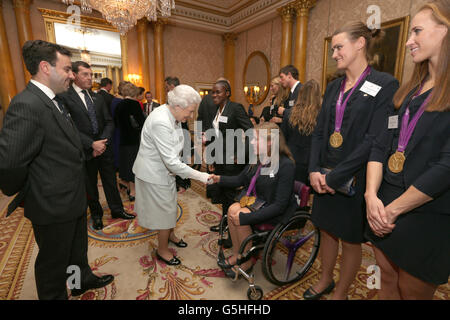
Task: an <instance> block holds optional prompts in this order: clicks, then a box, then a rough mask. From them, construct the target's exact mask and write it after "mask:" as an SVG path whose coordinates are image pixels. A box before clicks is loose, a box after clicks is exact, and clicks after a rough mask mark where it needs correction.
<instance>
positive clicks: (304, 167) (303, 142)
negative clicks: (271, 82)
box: [281, 109, 312, 185]
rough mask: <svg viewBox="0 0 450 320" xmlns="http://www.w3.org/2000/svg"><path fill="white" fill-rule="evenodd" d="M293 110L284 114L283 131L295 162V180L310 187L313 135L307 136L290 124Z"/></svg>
mask: <svg viewBox="0 0 450 320" xmlns="http://www.w3.org/2000/svg"><path fill="white" fill-rule="evenodd" d="M292 110H293V109H288V110H286V111H285V113H284V117H283V122H282V123H281V131H282V132H283V135H284V137H285V139H286V143H287V145H288V147H289V150H290V151H291V153H292V155H293V156H294V160H295V180H297V181H301V182H303V183H306V184H308V185H309V175H308V163H309V153H310V151H311V138H312V136H311V135H305V134H303V133H301V132H300V131H299V130H298V126H295V127H293V126H292V124H291V123H290V122H289V119H290V117H291V114H292Z"/></svg>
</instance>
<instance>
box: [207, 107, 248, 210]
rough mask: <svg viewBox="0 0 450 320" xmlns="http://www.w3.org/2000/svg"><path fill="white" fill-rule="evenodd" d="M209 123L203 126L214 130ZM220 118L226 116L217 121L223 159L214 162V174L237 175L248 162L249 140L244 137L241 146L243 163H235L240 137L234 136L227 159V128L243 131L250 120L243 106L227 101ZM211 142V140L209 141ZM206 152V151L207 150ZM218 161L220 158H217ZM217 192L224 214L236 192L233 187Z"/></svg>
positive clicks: (237, 159)
mask: <svg viewBox="0 0 450 320" xmlns="http://www.w3.org/2000/svg"><path fill="white" fill-rule="evenodd" d="M217 110H218V107H216V112H215V113H214V117H215V116H216V113H217ZM214 117H213V118H212V120H211V124H207V125H206V124H205V127H209V128H211V130H214V128H213V124H212V121H213V120H214ZM222 118H226V119H227V120H226V122H219V131H220V132H221V137H222V139H223V140H222V145H223V161H222V163H215V164H214V167H215V174H217V175H227V176H234V175H238V174H239V173H240V172H241V171H242V169H243V168H244V166H245V164H246V163H248V150H249V140H248V139H245V145H244V146H242V145H241V147H243V148H244V152H245V154H244V156H245V158H244V163H239V164H238V163H237V161H240V160H242V159H239V158H238V153H237V151H238V145H239V144H241V141H240V138H238V137H234V152H233V153H231V154H230V158H228V159H227V157H226V155H227V153H226V149H227V145H226V141H227V135H228V132H227V130H230V129H231V130H233V132H234V131H235V130H238V129H242V130H243V131H244V132H245V131H247V130H248V129H250V128H252V127H253V124H252V122H251V121H250V118H249V116H248V115H247V113H246V112H245V109H244V107H243V106H242V104H240V103H236V102H231V101H229V102H228V103H227V105H226V106H225V109H224V110H223V112H222ZM213 139H214V140H213V141H215V139H217V138H216V137H215V136H214V137H213ZM211 143H212V142H211ZM210 146H211V145H210ZM207 153H208V152H207ZM219 162H220V160H219ZM216 191H217V192H218V193H219V195H220V196H219V198H221V200H219V201H220V203H222V208H223V213H224V214H226V212H227V211H228V207H229V206H230V205H231V204H232V203H233V202H234V197H235V194H236V191H235V189H232V188H220V189H219V190H216Z"/></svg>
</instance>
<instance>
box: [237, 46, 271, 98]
mask: <svg viewBox="0 0 450 320" xmlns="http://www.w3.org/2000/svg"><path fill="white" fill-rule="evenodd" d="M269 82H270V65H269V60H268V59H267V57H266V55H265V54H264V53H262V52H261V51H255V52H252V53H251V54H250V55H249V56H248V58H247V61H246V62H245V68H244V76H243V81H242V83H243V86H244V87H243V90H244V95H245V98H246V99H247V102H248V103H250V104H253V105H255V106H256V105H259V104H261V103H262V102H263V101H264V100H265V99H266V96H267V93H268V92H269Z"/></svg>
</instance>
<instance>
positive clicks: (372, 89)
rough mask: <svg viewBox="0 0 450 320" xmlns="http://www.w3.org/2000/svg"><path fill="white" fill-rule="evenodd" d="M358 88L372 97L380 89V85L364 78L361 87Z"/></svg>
mask: <svg viewBox="0 0 450 320" xmlns="http://www.w3.org/2000/svg"><path fill="white" fill-rule="evenodd" d="M359 90H360V91H362V92H364V93H367V94H368V95H371V96H372V97H375V96H376V95H377V94H378V92H379V91H380V90H381V87H380V86H379V85H376V84H375V83H372V82H370V81H367V80H366V81H365V82H364V84H363V85H362V87H361V89H359Z"/></svg>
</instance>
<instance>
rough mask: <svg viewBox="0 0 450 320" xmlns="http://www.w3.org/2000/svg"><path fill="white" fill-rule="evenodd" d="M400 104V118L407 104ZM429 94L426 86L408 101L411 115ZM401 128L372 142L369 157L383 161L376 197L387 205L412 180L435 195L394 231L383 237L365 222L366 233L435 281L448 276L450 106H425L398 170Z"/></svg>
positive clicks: (420, 274) (405, 264)
mask: <svg viewBox="0 0 450 320" xmlns="http://www.w3.org/2000/svg"><path fill="white" fill-rule="evenodd" d="M412 94H413V93H410V94H409V96H408V97H407V98H406V99H405V102H404V103H403V105H402V107H401V108H400V112H399V118H398V123H399V127H400V123H401V117H402V116H403V114H404V112H405V110H406V104H407V103H408V102H409V101H410V99H411V96H412ZM429 94H430V91H428V92H425V93H423V94H421V95H420V96H418V97H417V98H415V99H414V100H413V101H412V102H411V104H410V119H412V117H413V116H414V114H415V113H416V112H417V110H418V109H419V107H420V105H421V104H422V102H423V101H424V100H425V99H426V97H427V96H428V95H429ZM399 131H400V129H399V128H397V129H394V130H385V134H384V135H383V136H381V137H380V138H379V139H377V141H376V143H375V144H374V147H373V150H372V153H371V156H370V160H371V161H377V162H382V163H384V164H385V165H384V168H385V170H384V174H383V182H382V184H381V186H380V189H379V192H378V197H379V198H380V199H381V201H382V202H383V203H384V205H388V204H389V203H391V202H392V201H393V200H395V199H396V198H398V197H399V196H400V195H402V194H403V193H404V192H405V191H406V190H407V189H408V188H409V187H410V186H411V185H413V186H414V187H416V188H417V189H418V190H420V191H421V192H423V193H425V194H427V195H429V196H430V197H432V198H433V200H432V201H431V202H428V203H426V204H424V205H422V206H420V207H418V208H416V209H414V210H412V211H410V212H408V213H405V214H402V215H400V216H399V217H398V219H397V220H396V221H395V222H394V223H395V225H396V226H395V228H394V230H393V231H392V233H390V234H388V235H386V236H385V237H383V238H379V237H377V236H376V235H374V234H373V232H372V230H371V229H370V227H369V226H368V225H367V227H366V235H367V238H368V239H369V240H370V241H371V242H372V243H373V244H374V245H375V246H376V247H377V248H378V249H380V250H381V251H383V253H384V254H385V255H386V256H388V257H389V259H390V260H392V261H393V262H394V263H395V264H396V265H397V266H398V267H400V268H401V269H403V270H405V271H406V272H408V273H409V274H411V275H413V276H415V277H417V278H419V279H421V280H423V281H425V282H429V283H433V284H435V285H439V284H444V283H447V282H448V278H449V276H450V233H449V230H450V168H449V164H450V139H449V137H450V112H424V113H423V115H422V116H421V118H420V119H419V122H418V123H417V126H416V128H415V130H414V132H413V135H412V137H411V139H410V142H409V143H408V146H407V147H406V150H405V156H406V161H405V164H404V169H403V171H402V172H400V173H397V174H395V173H392V172H391V171H390V170H389V169H387V165H386V164H387V159H388V157H389V156H390V155H391V154H392V153H394V152H395V150H396V149H397V144H398V138H399Z"/></svg>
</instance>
